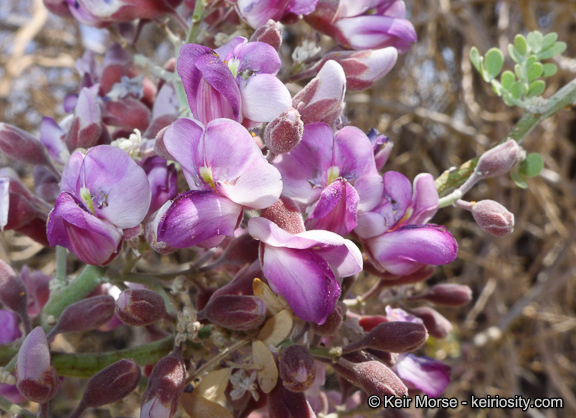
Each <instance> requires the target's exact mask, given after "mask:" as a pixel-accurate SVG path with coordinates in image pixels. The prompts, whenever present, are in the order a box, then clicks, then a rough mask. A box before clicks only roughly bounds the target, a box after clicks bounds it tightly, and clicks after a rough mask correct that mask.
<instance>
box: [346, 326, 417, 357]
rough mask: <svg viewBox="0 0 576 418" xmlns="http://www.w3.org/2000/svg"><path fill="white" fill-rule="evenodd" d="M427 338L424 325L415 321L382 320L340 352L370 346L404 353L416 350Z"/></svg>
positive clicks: (375, 348)
mask: <svg viewBox="0 0 576 418" xmlns="http://www.w3.org/2000/svg"><path fill="white" fill-rule="evenodd" d="M427 339H428V333H427V332H426V327H425V326H424V325H423V324H419V323H415V322H402V321H392V322H383V323H381V324H379V325H377V326H376V327H374V329H373V330H372V331H370V332H369V333H368V334H366V335H364V337H363V338H362V339H361V340H360V341H357V342H355V343H352V344H348V345H347V346H346V347H344V348H343V349H342V352H344V353H349V352H351V351H357V350H361V349H364V348H372V349H374V350H380V351H391V352H393V353H406V352H408V351H413V350H416V349H417V348H418V347H420V346H421V345H422V344H424V343H425V342H426V340H427Z"/></svg>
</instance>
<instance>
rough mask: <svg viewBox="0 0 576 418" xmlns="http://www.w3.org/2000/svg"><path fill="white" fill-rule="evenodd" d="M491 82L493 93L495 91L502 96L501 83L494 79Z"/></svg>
mask: <svg viewBox="0 0 576 418" xmlns="http://www.w3.org/2000/svg"><path fill="white" fill-rule="evenodd" d="M491 84H492V90H494V93H496V94H497V95H498V96H502V90H503V89H502V84H500V83H499V82H498V81H496V80H492V81H491Z"/></svg>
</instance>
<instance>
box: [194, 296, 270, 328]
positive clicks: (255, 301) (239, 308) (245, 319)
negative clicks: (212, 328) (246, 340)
mask: <svg viewBox="0 0 576 418" xmlns="http://www.w3.org/2000/svg"><path fill="white" fill-rule="evenodd" d="M203 318H205V319H207V320H208V321H210V322H211V323H213V324H215V325H219V326H221V327H223V328H228V329H233V330H237V331H243V330H248V329H252V328H256V327H258V326H260V325H262V323H263V322H264V320H265V319H266V304H265V303H264V301H263V300H262V299H260V298H258V297H256V296H240V295H222V296H217V297H215V298H212V300H210V302H209V303H208V305H207V306H206V308H204V310H203V311H201V312H200V313H198V319H203Z"/></svg>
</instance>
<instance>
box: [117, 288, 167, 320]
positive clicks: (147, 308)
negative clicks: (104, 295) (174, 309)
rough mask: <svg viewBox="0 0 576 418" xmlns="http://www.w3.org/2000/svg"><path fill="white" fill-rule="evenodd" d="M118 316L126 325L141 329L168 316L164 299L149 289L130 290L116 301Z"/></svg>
mask: <svg viewBox="0 0 576 418" xmlns="http://www.w3.org/2000/svg"><path fill="white" fill-rule="evenodd" d="M116 316H117V317H118V319H120V321H122V322H123V323H124V324H126V325H129V326H131V327H141V326H145V325H150V324H153V323H154V322H156V321H160V320H161V319H162V318H164V317H165V316H166V305H165V303H164V299H162V296H160V295H159V294H158V293H156V292H153V291H152V290H148V289H128V290H125V291H124V292H122V293H121V294H120V296H119V297H118V300H117V301H116Z"/></svg>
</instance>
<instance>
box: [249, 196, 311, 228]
mask: <svg viewBox="0 0 576 418" xmlns="http://www.w3.org/2000/svg"><path fill="white" fill-rule="evenodd" d="M260 216H261V217H263V218H266V219H268V220H270V221H272V222H274V223H275V224H276V225H278V226H279V227H280V228H282V229H283V230H284V231H287V232H290V233H291V234H299V233H300V232H304V231H306V228H305V227H304V220H303V219H302V214H301V213H300V209H299V208H298V206H297V205H296V203H294V202H293V201H292V200H290V199H288V198H286V197H281V198H280V199H279V200H278V201H276V203H274V204H273V205H272V206H270V207H269V208H266V209H263V210H262V211H261V212H260Z"/></svg>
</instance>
